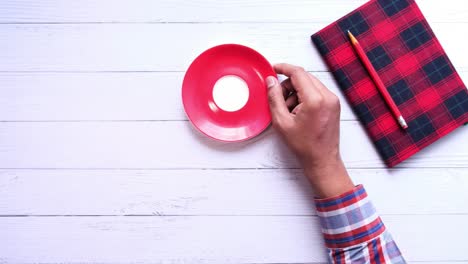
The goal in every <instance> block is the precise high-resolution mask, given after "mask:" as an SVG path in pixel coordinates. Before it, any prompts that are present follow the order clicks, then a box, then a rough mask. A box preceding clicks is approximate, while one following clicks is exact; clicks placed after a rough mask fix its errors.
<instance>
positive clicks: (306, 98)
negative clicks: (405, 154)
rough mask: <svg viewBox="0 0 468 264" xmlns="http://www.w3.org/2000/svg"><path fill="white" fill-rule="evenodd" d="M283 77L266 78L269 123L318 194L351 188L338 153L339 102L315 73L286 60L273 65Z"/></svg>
mask: <svg viewBox="0 0 468 264" xmlns="http://www.w3.org/2000/svg"><path fill="white" fill-rule="evenodd" d="M274 69H275V71H276V72H277V73H278V74H283V75H285V76H287V77H289V78H288V79H286V80H285V81H283V82H282V83H281V84H280V83H279V82H278V80H277V78H276V77H273V76H269V77H268V78H267V79H266V83H267V86H268V89H269V91H268V98H269V103H270V111H271V116H272V123H273V127H275V129H276V130H277V131H278V132H279V133H280V134H281V136H282V138H283V139H284V141H285V142H286V144H287V145H288V146H289V148H290V149H291V150H292V151H293V152H294V154H296V156H297V158H298V159H299V162H300V163H301V165H302V167H303V169H304V172H305V174H306V176H307V177H308V179H309V181H310V182H311V184H312V187H313V188H314V191H315V194H316V195H317V196H319V197H321V198H325V197H332V196H336V195H339V194H342V193H344V192H346V191H349V190H351V189H352V188H354V184H353V182H352V181H351V179H350V178H349V176H348V173H347V172H346V169H345V167H344V164H343V161H342V160H341V157H340V151H339V135H340V102H339V100H338V97H336V95H335V94H333V93H332V92H331V91H330V90H328V89H327V88H326V87H325V86H324V85H323V84H322V83H321V82H320V81H319V80H318V79H317V78H316V77H315V76H313V75H312V74H309V73H307V72H306V71H304V69H303V68H301V67H298V66H294V65H290V64H285V63H281V64H277V65H275V66H274Z"/></svg>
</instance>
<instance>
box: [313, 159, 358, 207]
mask: <svg viewBox="0 0 468 264" xmlns="http://www.w3.org/2000/svg"><path fill="white" fill-rule="evenodd" d="M304 174H305V175H306V177H307V178H308V179H309V182H310V183H311V185H312V188H313V189H314V193H315V195H316V196H317V197H319V198H328V197H334V196H337V195H340V194H342V193H345V192H347V191H349V190H352V189H353V188H354V187H355V186H354V183H353V181H352V180H351V178H350V177H349V175H348V172H347V171H346V168H345V166H344V164H343V162H342V161H341V159H337V160H334V161H329V162H326V163H322V165H317V164H315V165H311V166H304Z"/></svg>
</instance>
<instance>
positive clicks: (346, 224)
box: [315, 185, 385, 248]
mask: <svg viewBox="0 0 468 264" xmlns="http://www.w3.org/2000/svg"><path fill="white" fill-rule="evenodd" d="M315 206H316V208H317V214H318V216H319V218H320V224H321V226H322V232H323V236H324V239H325V244H326V246H327V247H328V248H346V247H351V246H354V245H358V244H361V243H364V242H367V241H370V240H372V239H374V238H376V237H378V236H379V235H381V234H382V233H383V232H384V231H385V226H384V224H383V222H382V220H381V219H380V217H379V216H378V215H377V213H376V211H375V208H374V206H373V205H372V203H371V201H370V200H369V198H368V197H367V193H366V190H365V189H364V187H363V186H362V185H358V186H356V187H355V188H354V189H352V190H350V191H348V192H346V193H343V194H341V195H339V196H336V197H332V198H327V199H315Z"/></svg>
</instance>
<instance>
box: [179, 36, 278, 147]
mask: <svg viewBox="0 0 468 264" xmlns="http://www.w3.org/2000/svg"><path fill="white" fill-rule="evenodd" d="M224 76H236V77H238V78H240V79H242V80H243V81H244V82H245V83H246V84H247V86H248V91H249V97H248V99H247V102H246V104H245V105H244V107H242V108H241V109H239V110H237V111H225V110H223V109H222V108H221V107H220V106H218V105H217V104H216V102H215V100H214V98H213V87H214V85H215V84H216V83H217V81H218V80H219V79H221V78H222V77H224ZM268 76H275V77H276V73H275V71H274V70H273V68H272V66H271V65H270V63H269V62H268V61H267V60H266V59H265V58H264V57H263V56H262V55H261V54H260V53H258V52H256V51H255V50H253V49H251V48H248V47H245V46H242V45H237V44H225V45H220V46H216V47H213V48H210V49H208V50H206V51H205V52H203V53H202V54H201V55H199V56H198V57H197V58H196V59H195V60H194V61H193V62H192V64H191V65H190V67H189V69H188V70H187V73H186V74H185V78H184V83H183V87H182V100H183V103H184V108H185V112H186V113H187V116H188V117H189V119H190V121H191V122H192V123H193V125H194V126H195V127H196V128H197V129H198V130H200V131H201V132H202V133H204V134H205V135H207V136H209V137H211V138H214V139H217V140H222V141H241V140H247V139H250V138H252V137H255V136H257V135H258V134H260V133H261V132H262V131H263V130H265V128H267V127H268V125H269V124H270V122H271V116H270V110H269V107H268V98H267V87H266V84H265V78H266V77H268Z"/></svg>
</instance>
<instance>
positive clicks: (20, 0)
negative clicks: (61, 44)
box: [0, 0, 468, 23]
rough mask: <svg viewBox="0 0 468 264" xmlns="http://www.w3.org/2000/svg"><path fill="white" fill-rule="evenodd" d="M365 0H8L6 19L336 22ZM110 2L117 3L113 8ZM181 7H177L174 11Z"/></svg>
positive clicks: (435, 8) (448, 18)
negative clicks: (188, 0)
mask: <svg viewBox="0 0 468 264" xmlns="http://www.w3.org/2000/svg"><path fill="white" fill-rule="evenodd" d="M365 2H366V1H365V0H347V1H346V0H314V1H311V0H290V1H279V0H256V1H248V0H225V1H216V0H198V1H192V2H187V1H184V0H159V1H151V0H134V1H125V0H113V1H112V0H100V1H93V0H82V1H79V2H76V1H71V0H68V1H58V0H38V1H32V0H4V1H2V5H0V22H1V23H38V22H40V23H84V22H100V23H103V22H108V23H115V22H120V23H122V22H131V23H144V22H152V23H167V22H239V21H245V22H255V21H256V22H318V21H320V22H327V23H329V22H332V21H334V20H336V19H337V18H339V17H340V16H343V15H345V14H346V13H348V12H350V11H351V10H353V9H355V8H357V7H359V6H360V5H361V4H363V3H365ZM417 3H418V4H419V6H420V7H421V9H422V10H423V12H424V14H425V15H426V17H427V19H428V20H429V21H434V22H465V23H466V22H468V20H467V18H468V7H467V6H466V5H465V2H464V1H463V0H451V1H450V2H449V3H450V4H443V5H442V4H440V1H438V0H418V1H417ZM109 6H112V8H111V9H110V8H109ZM174 10H177V12H174Z"/></svg>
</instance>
